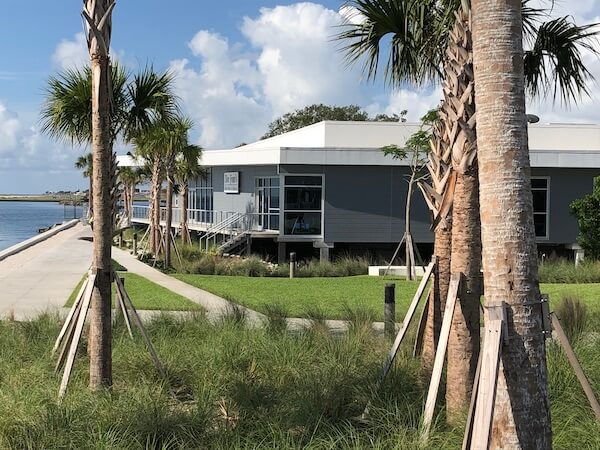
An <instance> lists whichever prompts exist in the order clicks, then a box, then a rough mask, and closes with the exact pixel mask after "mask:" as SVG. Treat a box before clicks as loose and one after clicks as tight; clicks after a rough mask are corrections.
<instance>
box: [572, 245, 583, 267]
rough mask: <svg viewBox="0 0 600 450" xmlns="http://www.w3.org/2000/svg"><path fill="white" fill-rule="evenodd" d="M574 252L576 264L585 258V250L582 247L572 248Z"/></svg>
mask: <svg viewBox="0 0 600 450" xmlns="http://www.w3.org/2000/svg"><path fill="white" fill-rule="evenodd" d="M573 251H574V252H575V265H576V266H578V265H579V263H581V262H583V259H584V258H585V251H584V250H583V249H582V248H578V249H575V250H573Z"/></svg>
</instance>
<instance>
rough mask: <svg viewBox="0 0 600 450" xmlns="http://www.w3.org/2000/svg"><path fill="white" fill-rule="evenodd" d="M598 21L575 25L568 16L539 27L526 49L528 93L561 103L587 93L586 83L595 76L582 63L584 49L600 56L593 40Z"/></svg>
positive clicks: (594, 39)
mask: <svg viewBox="0 0 600 450" xmlns="http://www.w3.org/2000/svg"><path fill="white" fill-rule="evenodd" d="M597 25H598V24H589V25H582V26H578V25H576V24H574V23H573V22H572V21H571V20H570V18H568V17H560V18H557V19H553V20H549V21H547V22H544V23H542V24H541V25H539V26H538V28H537V30H536V38H535V42H534V45H533V48H532V49H531V50H528V51H526V52H525V59H524V65H525V85H526V88H527V91H528V93H529V94H530V95H532V96H534V97H536V96H541V97H547V96H549V95H552V99H553V101H556V99H557V97H558V96H560V99H561V102H562V103H565V104H566V103H569V102H570V101H573V102H575V103H576V102H577V101H578V100H579V99H580V98H581V97H582V96H589V95H590V90H589V87H588V83H589V82H590V81H593V80H594V76H593V75H592V73H591V72H590V71H589V70H588V68H587V67H586V66H585V64H584V59H583V55H584V53H585V52H589V53H592V54H593V55H594V56H596V57H598V56H599V55H600V53H599V51H598V49H597V47H596V46H594V43H595V42H596V39H597V38H598V33H599V32H600V30H599V29H598V26H597Z"/></svg>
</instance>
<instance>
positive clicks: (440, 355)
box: [423, 273, 461, 440]
mask: <svg viewBox="0 0 600 450" xmlns="http://www.w3.org/2000/svg"><path fill="white" fill-rule="evenodd" d="M460 278H461V274H457V273H453V274H452V276H451V278H450V286H449V288H448V298H447V300H446V307H445V310H444V319H443V321H442V329H441V331H440V338H439V341H438V345H437V348H436V352H435V360H434V363H433V371H432V373H431V382H430V383H429V391H428V392H427V401H426V402H425V413H424V416H423V438H424V439H425V440H426V439H428V438H429V431H430V429H431V421H432V420H433V413H434V410H435V403H436V401H437V395H438V390H439V387H440V380H441V379H442V369H443V368H444V360H445V359H446V348H447V347H448V338H449V337H450V326H451V325H452V316H453V315H454V307H455V306H456V298H457V297H458V290H459V288H460Z"/></svg>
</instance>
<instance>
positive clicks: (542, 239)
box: [530, 175, 550, 241]
mask: <svg viewBox="0 0 600 450" xmlns="http://www.w3.org/2000/svg"><path fill="white" fill-rule="evenodd" d="M530 178H531V180H546V187H545V188H534V187H530V189H531V192H532V202H531V209H532V214H533V220H534V224H535V216H536V214H538V215H541V214H545V215H546V235H545V236H538V235H537V234H536V235H535V239H536V240H540V241H548V240H550V176H547V175H539V176H531V177H530ZM530 185H531V181H530ZM533 191H546V212H545V213H541V212H537V213H536V212H534V211H533ZM534 233H535V227H534Z"/></svg>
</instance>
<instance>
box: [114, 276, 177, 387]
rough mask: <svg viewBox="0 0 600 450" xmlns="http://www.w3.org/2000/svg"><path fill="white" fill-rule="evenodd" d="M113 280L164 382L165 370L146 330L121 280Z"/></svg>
mask: <svg viewBox="0 0 600 450" xmlns="http://www.w3.org/2000/svg"><path fill="white" fill-rule="evenodd" d="M115 280H116V281H117V285H118V289H120V290H121V294H122V295H123V300H124V301H125V306H126V307H127V308H129V309H130V310H131V312H132V314H133V320H134V322H135V324H136V325H137V327H138V329H139V330H140V333H141V335H142V338H143V339H144V343H145V344H146V348H147V349H148V353H150V357H151V359H152V362H153V363H154V367H156V370H158V372H159V373H160V375H161V376H162V377H163V378H164V379H165V380H166V379H167V374H166V372H165V368H164V367H163V365H162V363H161V362H160V360H159V359H158V355H157V354H156V351H155V350H154V346H153V345H152V341H150V338H149V337H148V334H147V333H146V329H145V328H144V324H143V323H142V319H141V318H140V316H139V315H138V313H137V311H136V310H135V307H134V306H133V303H132V302H131V299H130V298H129V295H128V294H127V292H126V291H125V289H123V285H122V284H121V280H120V279H119V278H118V277H117V278H115Z"/></svg>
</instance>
